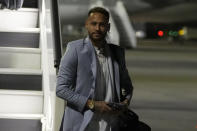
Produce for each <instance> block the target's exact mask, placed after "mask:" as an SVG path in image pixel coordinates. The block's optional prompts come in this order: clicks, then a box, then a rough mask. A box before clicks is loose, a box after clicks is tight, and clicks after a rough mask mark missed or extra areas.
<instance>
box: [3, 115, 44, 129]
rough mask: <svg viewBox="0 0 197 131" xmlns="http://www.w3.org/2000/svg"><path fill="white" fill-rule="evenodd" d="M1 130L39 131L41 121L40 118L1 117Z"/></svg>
mask: <svg viewBox="0 0 197 131" xmlns="http://www.w3.org/2000/svg"><path fill="white" fill-rule="evenodd" d="M0 129H1V131H41V130H42V123H41V121H40V120H35V119H33V120H31V119H1V118H0Z"/></svg>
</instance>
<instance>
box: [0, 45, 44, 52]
mask: <svg viewBox="0 0 197 131" xmlns="http://www.w3.org/2000/svg"><path fill="white" fill-rule="evenodd" d="M2 52H5V53H8V52H12V53H33V54H40V53H41V49H40V48H23V47H1V46H0V53H2Z"/></svg>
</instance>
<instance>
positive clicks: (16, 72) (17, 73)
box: [0, 68, 42, 75]
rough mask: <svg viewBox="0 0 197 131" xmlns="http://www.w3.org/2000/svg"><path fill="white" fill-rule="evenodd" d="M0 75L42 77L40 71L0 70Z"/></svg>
mask: <svg viewBox="0 0 197 131" xmlns="http://www.w3.org/2000/svg"><path fill="white" fill-rule="evenodd" d="M0 74H13V75H42V71H41V70H38V69H16V68H0Z"/></svg>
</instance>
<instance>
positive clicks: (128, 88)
mask: <svg viewBox="0 0 197 131" xmlns="http://www.w3.org/2000/svg"><path fill="white" fill-rule="evenodd" d="M116 53H117V54H116V56H117V59H118V61H119V62H118V63H119V72H120V92H121V93H120V94H121V101H123V100H125V99H128V100H129V102H130V100H131V98H132V95H133V85H132V81H131V79H130V76H129V73H128V70H127V67H126V62H125V50H124V49H123V48H118V51H116Z"/></svg>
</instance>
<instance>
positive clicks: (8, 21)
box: [0, 8, 38, 29]
mask: <svg viewBox="0 0 197 131" xmlns="http://www.w3.org/2000/svg"><path fill="white" fill-rule="evenodd" d="M0 18H3V19H1V21H0V28H10V29H11V28H16V27H17V28H36V27H38V9H36V8H20V9H18V10H9V9H3V10H0Z"/></svg>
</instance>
